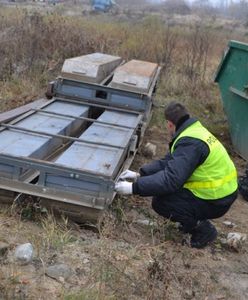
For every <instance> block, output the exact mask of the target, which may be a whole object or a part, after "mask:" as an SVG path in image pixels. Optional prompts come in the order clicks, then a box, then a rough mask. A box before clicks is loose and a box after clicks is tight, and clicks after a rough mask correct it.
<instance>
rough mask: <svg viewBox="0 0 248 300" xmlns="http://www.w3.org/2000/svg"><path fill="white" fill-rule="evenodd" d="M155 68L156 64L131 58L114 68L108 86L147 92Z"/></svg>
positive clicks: (154, 73)
mask: <svg viewBox="0 0 248 300" xmlns="http://www.w3.org/2000/svg"><path fill="white" fill-rule="evenodd" d="M157 69H158V64H155V63H151V62H147V61H141V60H131V61H129V62H127V63H126V64H124V65H122V66H120V67H118V68H117V69H116V70H115V72H114V77H113V79H112V81H111V83H110V86H111V87H114V88H118V89H122V90H127V91H132V92H138V93H148V92H149V88H150V86H151V83H152V81H153V79H154V76H155V75H156V72H157Z"/></svg>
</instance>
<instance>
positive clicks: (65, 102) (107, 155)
mask: <svg viewBox="0 0 248 300" xmlns="http://www.w3.org/2000/svg"><path fill="white" fill-rule="evenodd" d="M91 64H92V68H91V67H90V66H91ZM120 64H122V65H121V66H120V67H119V68H117V69H116V67H117V65H120ZM123 69H124V70H125V76H124V77H125V78H123V77H120V76H118V74H119V71H120V70H123ZM85 70H88V71H87V72H85ZM142 70H146V71H144V72H143V77H142ZM147 70H148V71H147ZM159 72H160V68H159V67H158V66H157V65H156V64H151V63H147V62H139V61H133V62H132V61H131V62H128V63H127V64H126V65H125V64H123V63H122V61H121V59H120V58H119V57H115V56H114V57H112V56H110V55H105V54H100V53H97V54H91V55H87V56H83V57H79V58H73V59H69V60H66V62H65V64H64V66H63V68H62V77H60V78H58V79H57V81H56V82H54V83H53V84H52V86H51V88H50V91H52V96H53V98H52V100H51V101H47V103H46V104H43V105H42V106H41V107H40V108H38V109H31V110H29V111H28V112H27V113H26V114H23V115H20V116H19V117H18V118H16V119H14V120H13V121H12V122H10V123H3V122H2V123H1V127H0V188H2V189H4V190H10V191H14V192H16V193H24V194H29V195H33V196H37V197H39V198H40V199H42V202H43V203H45V204H48V205H50V206H52V207H53V208H55V209H56V210H59V211H61V212H64V211H65V212H66V213H69V214H71V215H73V217H74V216H77V219H79V218H82V219H96V218H97V216H98V215H99V213H101V212H102V211H103V210H104V209H105V208H106V207H107V206H108V205H109V204H110V203H111V202H112V200H113V198H114V196H115V192H114V184H115V181H116V180H117V179H118V175H119V174H120V172H121V171H122V170H123V168H126V167H129V165H130V164H131V162H132V160H133V158H134V156H135V153H136V151H137V149H138V147H139V144H140V140H141V138H142V136H143V134H144V130H145V128H146V126H147V124H148V122H149V117H150V115H151V107H152V96H153V92H154V90H155V85H156V82H157V79H158V75H159ZM75 74H76V77H75ZM128 75H129V77H128ZM135 76H136V77H135ZM116 78H117V79H118V80H117V79H116ZM128 78H129V79H128ZM135 78H136V79H135ZM142 78H143V79H142ZM134 80H136V85H135V86H134V85H133V83H132V82H134ZM122 81H123V82H122ZM129 83H130V84H131V88H130V84H129Z"/></svg>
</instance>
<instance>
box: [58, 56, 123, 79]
mask: <svg viewBox="0 0 248 300" xmlns="http://www.w3.org/2000/svg"><path fill="white" fill-rule="evenodd" d="M121 61H122V59H121V58H120V57H118V56H112V55H108V54H103V53H92V54H88V55H83V56H78V57H73V58H69V59H66V60H65V62H64V65H63V67H62V72H61V76H62V77H63V78H66V79H72V80H78V81H84V82H91V83H100V82H101V81H103V79H105V78H106V77H107V76H108V75H109V74H110V73H111V72H112V71H113V70H114V69H115V68H116V67H117V66H118V65H119V64H120V63H121Z"/></svg>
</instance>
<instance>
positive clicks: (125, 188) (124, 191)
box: [115, 181, 133, 195]
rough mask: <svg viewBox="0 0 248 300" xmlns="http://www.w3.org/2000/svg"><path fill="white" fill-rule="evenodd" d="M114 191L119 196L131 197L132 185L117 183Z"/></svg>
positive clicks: (130, 183) (124, 182) (126, 182)
mask: <svg viewBox="0 0 248 300" xmlns="http://www.w3.org/2000/svg"><path fill="white" fill-rule="evenodd" d="M115 191H116V192H117V193H118V194H121V195H131V194H132V193H133V184H132V182H128V181H118V182H117V183H116V184H115Z"/></svg>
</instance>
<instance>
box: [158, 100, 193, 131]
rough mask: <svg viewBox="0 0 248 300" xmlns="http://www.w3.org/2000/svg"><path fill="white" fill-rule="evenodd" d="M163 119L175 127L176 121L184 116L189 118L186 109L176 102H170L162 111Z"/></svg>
mask: <svg viewBox="0 0 248 300" xmlns="http://www.w3.org/2000/svg"><path fill="white" fill-rule="evenodd" d="M164 116H165V119H166V120H168V121H171V122H172V123H173V124H174V125H177V123H178V121H179V120H180V119H182V118H183V117H185V116H189V113H188V111H187V109H186V107H185V106H184V105H183V104H181V103H179V102H176V101H172V102H170V103H169V104H168V105H167V106H166V107H165V110H164Z"/></svg>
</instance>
